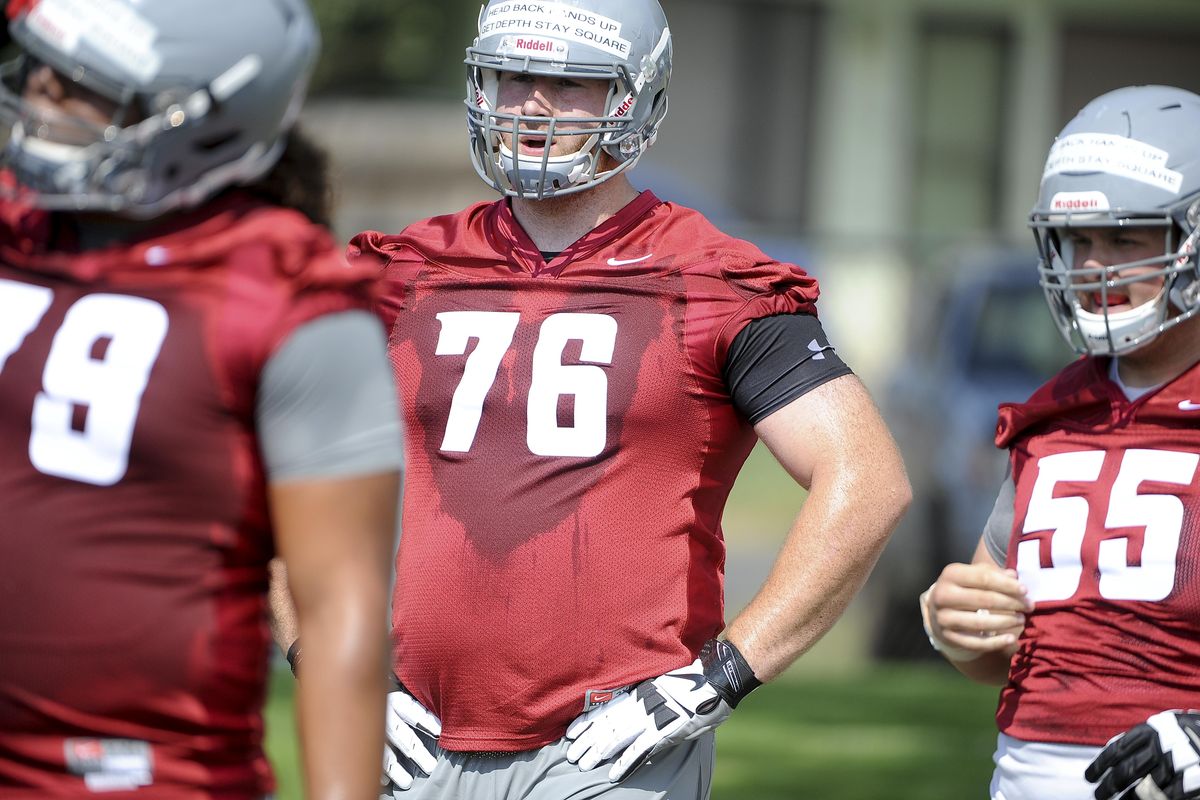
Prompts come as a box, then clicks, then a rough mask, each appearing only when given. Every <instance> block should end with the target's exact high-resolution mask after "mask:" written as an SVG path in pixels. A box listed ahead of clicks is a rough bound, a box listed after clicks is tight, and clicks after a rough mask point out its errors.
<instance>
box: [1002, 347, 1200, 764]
mask: <svg viewBox="0 0 1200 800" xmlns="http://www.w3.org/2000/svg"><path fill="white" fill-rule="evenodd" d="M1106 362H1107V359H1104V358H1098V359H1097V358H1084V359H1080V360H1078V361H1075V362H1073V363H1072V364H1071V365H1069V366H1067V367H1066V368H1065V369H1064V370H1063V371H1062V372H1060V373H1059V374H1058V375H1057V376H1056V377H1055V378H1053V379H1051V381H1050V382H1049V383H1047V384H1046V385H1045V386H1043V387H1042V388H1041V389H1039V390H1038V391H1037V392H1036V393H1034V395H1033V397H1032V398H1030V400H1029V401H1028V402H1026V403H1022V404H1006V405H1002V406H1001V407H1000V419H999V425H998V428H997V436H996V443H997V445H998V446H1000V447H1007V448H1009V449H1010V463H1011V470H1012V480H1013V482H1014V485H1015V489H1016V499H1015V508H1014V510H1015V514H1014V523H1013V530H1012V536H1011V537H1010V541H1009V545H1008V552H1007V561H1006V565H1007V566H1008V567H1010V568H1017V569H1019V571H1020V578H1021V582H1022V583H1023V584H1025V585H1026V586H1027V587H1029V588H1030V593H1031V596H1032V599H1033V600H1034V602H1035V608H1034V610H1033V611H1032V613H1029V614H1027V615H1026V619H1027V622H1026V625H1025V630H1024V632H1023V633H1022V635H1021V638H1020V640H1019V642H1018V650H1017V653H1016V655H1015V656H1014V658H1013V661H1012V667H1011V669H1010V672H1009V680H1008V685H1007V686H1006V687H1005V688H1004V690H1003V692H1002V693H1001V695H1000V703H999V708H998V710H997V713H996V720H997V723H998V725H999V728H1000V731H1001V732H1002V733H1005V734H1008V735H1009V736H1012V737H1015V738H1017V739H1022V740H1025V741H1037V742H1052V743H1062V744H1081V745H1103V744H1104V743H1105V742H1107V741H1108V740H1109V739H1110V738H1111V737H1112V736H1114V735H1116V734H1117V733H1120V732H1122V731H1125V730H1126V729H1128V728H1130V727H1132V726H1133V725H1135V724H1137V723H1140V722H1143V721H1144V720H1145V719H1146V718H1147V717H1149V716H1150V715H1151V714H1154V713H1156V712H1158V711H1161V710H1163V709H1166V708H1188V707H1191V706H1194V705H1195V700H1196V676H1197V675H1198V674H1200V635H1198V634H1200V482H1198V480H1197V462H1200V427H1198V426H1197V422H1198V421H1200V420H1198V418H1197V413H1198V412H1197V411H1196V410H1195V408H1196V407H1195V406H1194V405H1193V404H1194V403H1196V402H1200V366H1193V367H1192V368H1190V369H1189V370H1188V371H1186V372H1185V373H1183V374H1182V375H1180V376H1179V377H1178V378H1176V379H1175V380H1173V381H1171V382H1170V383H1168V384H1166V385H1165V386H1163V387H1161V388H1160V389H1158V390H1157V391H1154V392H1151V393H1149V394H1146V395H1144V396H1143V397H1141V398H1140V399H1138V400H1137V401H1135V402H1130V401H1129V400H1128V398H1127V397H1126V396H1125V394H1124V393H1123V392H1122V391H1121V390H1120V388H1119V387H1117V386H1116V385H1115V384H1113V383H1112V382H1111V381H1110V380H1109V379H1108V377H1107V363H1106ZM1022 548H1023V549H1024V550H1025V553H1026V555H1025V556H1024V558H1023V559H1022V558H1020V557H1019V550H1020V549H1022Z"/></svg>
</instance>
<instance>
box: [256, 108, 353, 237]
mask: <svg viewBox="0 0 1200 800" xmlns="http://www.w3.org/2000/svg"><path fill="white" fill-rule="evenodd" d="M329 161H330V159H329V153H328V151H326V150H325V148H324V147H323V146H321V145H320V144H318V143H317V142H316V141H315V140H313V139H312V138H311V137H310V136H309V135H308V134H307V133H306V132H304V131H303V130H301V129H300V127H299V126H296V127H294V128H292V130H291V132H290V133H288V140H287V145H286V147H284V150H283V154H282V155H281V156H280V157H279V161H278V162H276V164H275V166H274V167H272V168H271V170H270V172H268V173H267V174H266V175H264V176H263V177H261V178H259V179H258V180H257V181H255V182H254V183H251V184H249V185H248V186H246V187H244V188H245V191H247V192H249V193H250V194H252V195H254V196H256V197H258V198H260V199H262V200H265V201H267V202H268V203H272V204H274V205H278V206H283V207H285V208H293V209H296V210H297V211H299V212H300V213H302V214H304V215H305V216H306V217H308V218H309V219H310V220H312V221H313V222H315V223H317V224H318V225H324V226H325V227H326V228H332V227H333V206H334V202H333V185H332V183H331V181H330V174H329V173H330V169H329Z"/></svg>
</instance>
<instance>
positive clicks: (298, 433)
mask: <svg viewBox="0 0 1200 800" xmlns="http://www.w3.org/2000/svg"><path fill="white" fill-rule="evenodd" d="M382 334H383V332H382V330H381V328H380V325H379V322H378V321H377V320H375V319H374V318H373V317H372V316H371V315H370V314H368V313H367V312H364V311H348V312H343V313H339V314H330V315H327V316H324V317H320V318H319V319H316V320H314V321H312V322H309V323H306V324H305V325H302V326H301V327H299V328H297V329H296V330H295V331H294V332H293V333H292V335H291V336H290V337H289V338H288V339H287V341H285V342H284V343H283V345H282V346H281V347H280V348H279V350H278V351H277V352H276V353H275V354H274V355H273V356H272V357H271V359H270V360H269V361H268V362H267V364H266V367H265V368H264V369H263V374H262V380H261V382H260V384H259V392H258V406H257V413H256V417H257V422H258V429H259V443H260V447H261V448H262V454H263V462H264V467H265V469H266V473H267V477H268V479H269V480H271V481H272V482H279V481H288V480H304V479H308V480H312V479H331V478H346V477H353V476H356V475H369V474H373V473H377V472H387V471H391V470H396V469H399V468H400V467H401V465H402V461H403V455H402V454H403V435H402V433H401V423H400V418H399V411H398V408H397V400H396V387H395V384H394V382H393V380H392V376H391V368H390V366H389V365H388V360H387V353H386V349H385V346H384V340H383V335H382Z"/></svg>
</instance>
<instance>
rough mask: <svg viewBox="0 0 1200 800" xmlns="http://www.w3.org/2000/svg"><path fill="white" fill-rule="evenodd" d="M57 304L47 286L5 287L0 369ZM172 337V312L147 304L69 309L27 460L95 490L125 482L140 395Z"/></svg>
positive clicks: (108, 301)
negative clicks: (76, 423)
mask: <svg viewBox="0 0 1200 800" xmlns="http://www.w3.org/2000/svg"><path fill="white" fill-rule="evenodd" d="M52 297H53V293H52V292H51V290H50V289H46V288H44V287H40V286H29V285H26V284H19V283H14V282H12V281H0V369H3V367H4V365H5V363H6V362H7V360H8V357H9V356H10V355H12V353H14V352H15V351H16V349H17V348H18V347H20V345H21V343H22V342H23V341H24V340H25V337H26V336H28V335H29V333H30V331H32V330H33V329H34V328H35V327H36V326H37V324H38V322H39V321H41V319H42V317H43V316H45V314H46V311H47V309H49V307H50V302H51V300H52ZM166 335H167V312H166V310H165V309H164V308H163V307H162V306H161V305H159V304H158V303H156V302H154V301H152V300H147V299H145V298H141V297H131V296H128V295H117V294H93V295H87V296H86V297H83V298H81V299H80V300H78V301H76V302H75V304H74V305H72V306H71V308H70V309H68V310H67V313H66V316H65V317H64V319H63V323H62V325H61V326H60V327H59V329H58V332H57V333H55V335H54V340H53V342H52V343H51V345H50V351H49V354H48V355H47V357H46V364H45V368H44V370H43V372H42V391H40V392H38V394H37V396H36V397H35V398H34V402H33V421H32V434H31V436H30V438H29V460H30V461H31V462H32V463H33V466H34V467H36V468H37V470H38V471H39V472H42V473H43V474H46V475H53V476H55V477H60V478H70V479H71V480H76V481H81V482H83V483H91V484H95V485H97V486H111V485H112V484H114V483H116V482H117V481H119V480H121V478H123V477H124V476H125V472H126V470H127V469H128V468H129V448H130V446H131V444H132V441H133V428H134V425H135V424H136V422H137V416H138V411H139V409H140V407H141V401H142V394H143V392H145V390H146V382H147V381H148V380H149V379H150V370H151V368H152V367H153V366H154V362H155V361H156V360H157V359H158V352H159V350H160V348H161V347H162V343H163V339H164V338H166ZM100 350H102V351H103V352H102V353H100V352H99V351H100ZM78 406H85V407H86V413H85V415H84V418H83V419H84V422H83V425H82V426H81V427H82V430H75V428H74V427H73V426H72V417H73V415H74V412H75V409H76V407H78Z"/></svg>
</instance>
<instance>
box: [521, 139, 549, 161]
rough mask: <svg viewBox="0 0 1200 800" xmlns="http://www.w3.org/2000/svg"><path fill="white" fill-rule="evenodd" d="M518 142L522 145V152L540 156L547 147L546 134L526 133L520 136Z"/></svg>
mask: <svg viewBox="0 0 1200 800" xmlns="http://www.w3.org/2000/svg"><path fill="white" fill-rule="evenodd" d="M517 143H518V144H519V145H520V150H521V152H522V153H531V154H534V155H539V156H540V155H542V153H543V152H544V151H545V149H546V136H545V134H525V135H523V136H520V137H518V139H517Z"/></svg>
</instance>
